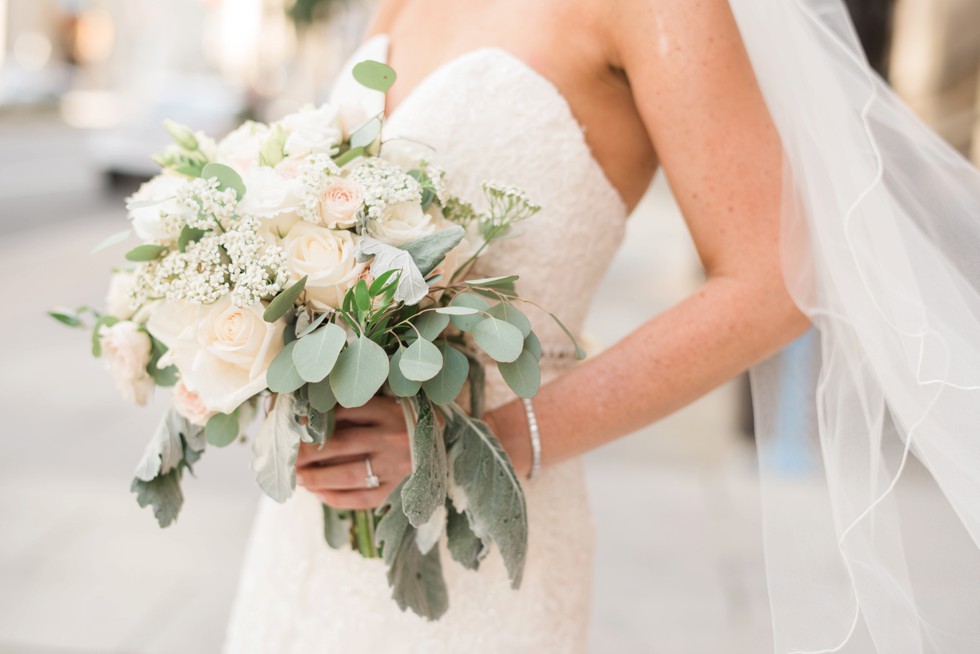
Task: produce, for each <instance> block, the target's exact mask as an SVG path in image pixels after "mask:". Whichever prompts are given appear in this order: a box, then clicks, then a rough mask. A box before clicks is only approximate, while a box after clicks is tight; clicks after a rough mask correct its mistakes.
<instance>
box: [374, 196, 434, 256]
mask: <svg viewBox="0 0 980 654" xmlns="http://www.w3.org/2000/svg"><path fill="white" fill-rule="evenodd" d="M432 218H433V217H432V216H431V215H429V214H427V213H425V212H424V211H422V205H420V204H419V203H418V202H398V203H396V204H393V205H391V206H389V207H387V208H386V209H385V210H384V211H382V212H381V217H380V218H378V219H376V220H372V221H371V222H369V223H368V226H367V230H368V234H370V235H371V236H373V237H374V238H376V239H378V240H379V241H381V242H382V243H387V244H388V245H393V246H395V247H401V246H402V245H405V244H406V243H411V242H412V241H414V240H416V239H420V238H422V237H423V236H426V235H427V234H431V233H432V232H434V231H435V230H436V226H435V224H434V223H433V220H432Z"/></svg>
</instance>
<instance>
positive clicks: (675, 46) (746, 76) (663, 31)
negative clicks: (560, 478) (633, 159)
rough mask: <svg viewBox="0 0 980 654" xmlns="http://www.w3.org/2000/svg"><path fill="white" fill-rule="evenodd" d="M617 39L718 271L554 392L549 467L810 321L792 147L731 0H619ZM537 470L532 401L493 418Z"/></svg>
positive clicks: (655, 415) (749, 360) (546, 432)
mask: <svg viewBox="0 0 980 654" xmlns="http://www.w3.org/2000/svg"><path fill="white" fill-rule="evenodd" d="M612 6H614V7H615V8H616V9H615V11H616V12H618V13H616V14H614V15H612V16H611V17H610V24H609V25H608V27H609V34H610V35H611V36H610V39H609V40H610V43H611V44H612V48H613V51H614V52H615V55H614V56H615V58H616V59H618V62H617V63H618V64H619V65H620V66H621V67H622V68H623V69H624V70H625V71H626V74H627V76H628V79H629V81H630V86H631V90H632V93H633V97H634V101H635V103H636V105H637V107H638V109H639V111H640V114H641V117H642V119H643V121H644V124H645V125H646V127H647V131H648V133H649V134H650V136H651V140H652V141H653V144H654V147H655V149H656V151H657V155H658V157H659V160H660V163H661V165H662V166H663V168H664V171H665V173H666V175H667V177H668V179H669V181H670V186H671V189H672V190H673V192H674V194H675V196H676V198H677V202H678V203H679V205H680V208H681V210H682V212H683V214H684V216H685V219H686V221H687V223H688V227H689V229H690V232H691V234H692V236H693V238H694V242H695V244H696V246H697V250H698V253H699V256H700V258H701V261H702V263H703V265H704V268H705V271H706V273H707V280H706V281H705V283H704V284H703V285H702V286H701V287H700V288H699V289H698V290H697V291H696V292H694V293H693V294H692V295H691V296H690V297H688V298H686V299H685V300H683V301H682V302H680V303H679V304H677V305H676V306H674V307H673V308H671V309H669V310H667V311H665V312H664V313H662V314H661V315H659V316H658V317H656V318H654V319H652V320H650V321H649V322H647V323H645V324H643V325H642V326H640V327H639V328H638V329H637V330H636V331H634V332H633V333H632V334H630V335H629V336H628V337H626V338H625V339H623V340H622V341H620V342H619V343H617V344H616V345H615V346H613V347H611V348H610V349H608V350H606V351H605V352H603V353H602V354H600V355H598V356H596V357H595V358H594V359H592V360H589V361H587V362H586V363H584V364H583V365H581V366H578V367H576V368H574V369H572V370H570V371H569V372H568V373H566V374H563V375H562V376H561V377H560V378H558V379H556V380H554V381H553V382H551V383H549V384H546V385H545V386H543V387H542V389H541V391H540V393H539V394H538V396H537V397H536V398H535V399H534V407H535V412H536V414H537V418H538V423H539V425H540V430H541V436H542V441H543V462H544V464H545V465H547V464H549V463H555V462H558V461H561V460H563V459H567V458H569V457H573V456H576V455H579V454H582V453H583V452H586V451H588V450H590V449H593V448H595V447H597V446H599V445H601V444H603V443H606V442H608V441H610V440H613V439H615V438H617V437H619V436H623V435H625V434H628V433H630V432H632V431H635V430H636V429H638V428H640V427H643V426H645V425H647V424H650V423H651V422H654V421H656V420H658V419H660V418H662V417H664V416H666V415H667V414H669V413H672V412H673V411H676V410H677V409H679V408H681V407H682V406H684V405H686V404H688V403H689V402H691V401H693V400H695V399H697V398H698V397H700V396H701V395H704V394H705V393H707V392H708V391H709V390H711V389H713V388H715V387H716V386H718V385H719V384H721V383H723V382H725V381H726V380H728V379H730V378H732V377H733V376H735V375H737V374H738V373H740V372H742V371H743V370H745V369H747V368H748V367H750V366H751V365H753V364H754V363H756V362H758V361H760V360H761V359H763V358H765V357H766V356H768V355H770V354H772V353H773V352H775V351H777V350H778V349H779V348H780V347H782V346H783V345H785V344H786V343H787V342H789V341H790V340H792V339H793V338H794V337H796V336H798V335H799V334H801V333H802V332H804V331H805V330H806V328H807V326H808V321H807V319H806V317H805V316H803V315H802V314H801V313H800V312H799V311H798V310H797V308H796V307H795V305H794V304H793V302H792V300H791V299H790V297H789V295H788V293H787V290H786V288H785V286H784V284H783V277H782V274H781V271H780V260H779V211H780V198H781V190H782V185H781V170H782V168H781V165H782V162H781V155H780V152H781V150H780V143H779V139H778V135H777V133H776V130H775V128H774V126H773V125H772V123H771V121H770V118H769V115H768V112H767V110H766V107H765V104H764V101H763V98H762V96H761V93H760V92H759V89H758V87H757V85H756V82H755V78H754V74H753V71H752V66H751V64H750V62H749V60H748V57H747V55H746V52H745V50H744V48H743V45H742V42H741V39H740V36H739V33H738V30H737V27H736V25H735V22H734V19H733V17H732V15H731V12H730V10H729V7H728V2H727V0H701V1H698V2H672V1H664V2H651V1H650V0H632V1H631V0H627V1H624V2H617V3H614V4H613V5H612ZM489 419H490V421H491V422H492V423H493V426H494V427H495V428H496V430H497V433H498V434H500V435H501V437H502V438H503V439H504V440H505V447H506V449H507V450H508V452H509V453H510V454H511V456H512V457H513V459H514V460H515V465H516V466H517V467H518V469H519V470H520V471H523V472H526V471H527V470H528V469H529V466H530V463H529V456H530V444H529V440H528V435H527V418H526V416H525V413H524V408H523V406H522V405H521V403H520V402H519V401H515V402H511V403H509V404H507V405H505V406H503V407H501V408H499V409H497V410H495V411H494V412H493V413H492V414H491V415H490V416H489Z"/></svg>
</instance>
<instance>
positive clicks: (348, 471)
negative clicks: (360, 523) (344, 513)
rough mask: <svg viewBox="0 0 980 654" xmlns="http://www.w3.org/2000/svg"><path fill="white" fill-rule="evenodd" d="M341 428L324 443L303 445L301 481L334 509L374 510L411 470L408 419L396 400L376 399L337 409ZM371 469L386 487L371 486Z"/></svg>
mask: <svg viewBox="0 0 980 654" xmlns="http://www.w3.org/2000/svg"><path fill="white" fill-rule="evenodd" d="M336 419H337V423H336V429H335V431H334V434H333V436H332V437H331V438H330V439H329V440H327V441H326V443H324V444H323V447H320V446H319V445H313V444H309V443H303V444H302V445H300V449H299V456H298V457H297V458H296V480H297V483H298V484H300V485H302V486H304V487H305V488H306V489H307V490H309V491H310V492H311V493H313V494H315V495H316V496H317V497H319V498H320V501H322V502H323V503H324V504H327V505H328V506H331V507H333V508H335V509H374V508H377V507H378V506H380V505H381V504H382V503H383V502H384V500H385V499H386V498H387V497H388V495H389V494H390V493H391V491H392V489H394V488H395V486H397V485H398V483H399V482H400V481H401V480H402V479H404V478H405V477H406V476H407V475H408V474H409V473H411V471H412V459H411V453H410V451H409V444H408V434H407V433H406V430H405V416H404V414H403V413H402V409H401V407H400V406H399V405H398V403H397V402H396V401H395V400H392V399H390V398H386V397H375V398H374V399H372V400H371V401H370V402H368V403H367V404H365V405H364V406H362V407H358V408H356V409H345V408H343V407H339V406H338V407H337V408H336ZM368 457H370V461H371V468H372V469H373V471H374V474H375V475H377V477H378V480H379V481H380V482H381V485H380V486H378V487H377V488H373V489H372V488H368V487H367V478H368V468H367V465H366V463H365V460H366V459H367V458H368Z"/></svg>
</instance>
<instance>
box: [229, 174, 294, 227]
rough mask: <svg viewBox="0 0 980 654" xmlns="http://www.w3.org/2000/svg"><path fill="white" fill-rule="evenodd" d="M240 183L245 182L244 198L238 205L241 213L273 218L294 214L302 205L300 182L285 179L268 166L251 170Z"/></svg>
mask: <svg viewBox="0 0 980 654" xmlns="http://www.w3.org/2000/svg"><path fill="white" fill-rule="evenodd" d="M242 181H244V182H245V196H244V197H243V198H242V200H241V202H239V203H238V209H239V211H241V212H242V213H246V214H250V215H252V216H257V217H259V218H274V217H276V216H278V215H280V214H283V213H295V212H296V211H298V210H299V208H300V205H301V204H302V200H301V199H300V190H301V186H300V182H299V181H298V180H296V179H286V178H285V177H283V176H282V175H280V174H279V173H278V172H276V171H275V170H274V169H272V168H269V167H268V166H257V167H255V168H253V169H252V170H251V171H249V172H248V173H246V174H245V175H244V176H243V178H242Z"/></svg>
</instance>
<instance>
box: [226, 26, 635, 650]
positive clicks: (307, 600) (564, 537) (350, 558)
mask: <svg viewBox="0 0 980 654" xmlns="http://www.w3.org/2000/svg"><path fill="white" fill-rule="evenodd" d="M387 50H388V40H387V37H385V36H377V37H375V38H373V39H371V40H369V41H367V42H366V43H365V44H364V45H363V46H362V47H361V48H360V49H359V50H358V52H356V53H355V54H354V55H353V56H352V57H351V59H350V61H349V62H348V65H347V67H346V70H345V72H344V73H343V74H342V75H341V77H340V78H339V79H338V81H337V83H336V84H335V88H334V94H333V100H334V101H335V102H337V103H339V104H341V105H342V106H343V112H344V115H345V120H348V121H351V124H357V123H359V122H361V121H362V120H364V119H366V118H368V117H369V116H372V115H377V114H379V113H381V112H382V111H383V110H384V98H383V97H382V95H381V94H380V93H378V92H375V91H370V90H368V89H365V88H364V87H361V86H360V85H359V84H357V83H356V82H355V81H354V80H353V77H352V76H351V74H350V70H351V68H352V67H353V64H354V63H356V62H358V61H361V60H363V59H374V60H378V61H385V60H386V58H387V57H386V55H387ZM383 137H384V139H386V140H387V139H396V138H399V139H411V140H412V141H414V142H419V143H423V144H426V145H427V146H430V147H431V148H432V154H431V159H432V161H433V162H435V163H437V164H439V165H441V166H443V167H444V168H445V169H446V170H447V172H448V173H449V175H448V177H449V183H450V186H451V190H452V191H453V192H454V193H456V194H457V195H459V196H461V197H463V198H465V199H467V200H468V201H470V202H473V203H474V204H476V205H480V204H481V203H482V202H484V200H483V195H482V190H481V188H480V185H481V183H482V182H483V181H485V180H493V181H498V182H503V183H507V184H513V185H515V186H519V187H520V188H522V189H524V190H525V191H527V193H528V194H529V195H531V197H532V198H533V199H534V200H535V201H536V202H537V203H539V204H540V205H541V206H542V209H541V211H540V212H539V213H538V214H536V215H535V216H533V217H532V218H531V219H530V220H528V221H526V222H524V223H521V224H520V225H519V226H518V227H517V228H516V229H515V232H514V234H513V236H512V237H511V238H509V239H508V240H505V241H500V242H497V243H495V245H494V247H493V248H492V249H491V250H490V251H489V253H488V254H486V255H485V256H483V257H482V258H481V260H480V268H479V270H478V271H476V273H477V274H479V275H481V276H483V275H487V276H489V275H496V274H518V275H520V280H519V281H518V283H517V285H518V291H519V292H520V294H521V295H522V296H523V297H525V298H527V299H529V300H533V301H535V302H537V303H539V304H541V305H542V306H543V307H545V308H547V309H548V310H550V311H553V312H554V313H556V314H557V315H558V316H560V317H561V318H562V320H563V321H564V322H565V323H566V324H567V325H568V327H569V328H570V329H571V330H572V331H573V332H574V333H579V332H580V330H581V327H582V324H583V322H584V319H585V316H586V312H587V310H588V307H589V304H590V302H591V300H592V296H593V294H594V292H595V290H596V287H597V285H598V283H599V281H600V279H601V278H602V276H603V274H604V273H605V270H606V267H607V265H608V264H609V262H610V260H611V258H612V256H613V253H614V252H615V250H616V249H617V247H618V245H619V243H620V242H621V240H622V238H623V232H624V223H625V218H626V213H627V211H626V207H625V205H624V204H623V202H622V200H621V199H620V197H619V195H618V194H617V192H616V190H615V189H614V188H613V186H612V185H611V184H610V183H609V181H608V180H607V179H606V177H605V175H604V174H603V171H602V169H601V168H600V167H599V165H598V163H597V162H596V161H595V159H594V158H593V156H592V154H591V151H590V150H589V147H588V145H587V143H586V141H585V138H584V136H583V133H582V129H581V127H580V126H579V124H578V122H577V121H576V120H575V118H574V116H573V115H572V112H571V110H570V108H569V106H568V103H567V102H566V101H565V99H564V98H563V97H562V96H561V94H560V93H559V92H558V90H557V89H556V88H555V87H554V86H553V85H552V84H551V83H550V82H549V81H548V80H547V79H546V78H544V77H543V76H541V75H540V74H538V73H537V72H536V71H534V70H533V69H532V68H530V67H529V66H528V65H527V64H525V63H524V62H522V61H521V60H520V59H518V58H516V57H515V56H513V55H511V54H509V53H508V52H506V51H504V50H502V49H499V48H481V49H478V50H474V51H472V52H469V53H467V54H464V55H462V56H459V57H456V58H454V59H452V60H451V61H449V62H447V63H445V64H443V65H442V66H440V67H439V68H438V69H437V70H436V71H434V72H433V73H432V74H430V75H429V76H428V77H426V78H425V80H424V81H423V82H422V83H421V84H420V85H419V86H417V87H416V88H415V89H414V90H413V91H412V92H411V93H410V94H409V95H408V96H407V97H406V98H405V99H404V100H403V101H402V103H401V104H400V105H399V106H398V107H396V108H395V109H394V110H393V112H392V115H391V116H389V119H388V120H387V122H386V123H385V127H384V132H383ZM526 312H527V314H528V316H529V317H530V319H531V321H532V323H533V325H534V329H535V331H536V332H537V333H538V335H539V337H540V339H541V341H542V344H543V345H544V348H545V351H546V352H549V351H550V353H551V354H552V355H553V356H546V357H545V358H544V359H543V360H542V378H543V380H545V381H547V380H548V379H550V378H553V377H554V376H555V375H558V374H560V373H561V371H562V369H564V368H565V367H566V366H568V365H572V363H573V360H572V359H571V358H570V357H567V356H556V355H558V354H561V353H562V352H563V351H566V350H567V347H568V340H567V339H566V337H565V336H564V335H563V334H562V332H561V331H560V328H559V327H558V326H556V325H555V324H554V323H553V322H552V321H551V319H550V318H548V316H547V315H546V314H545V313H544V312H542V311H539V310H536V309H534V308H531V307H528V308H527V310H526ZM512 399H514V394H513V392H511V391H510V389H509V388H507V386H506V385H505V384H504V383H503V380H502V379H500V377H499V373H497V372H496V369H495V368H494V367H492V366H490V367H488V370H487V405H488V406H489V407H493V406H497V405H500V404H502V403H504V402H507V401H510V400H512ZM542 437H543V440H544V446H545V447H547V439H548V438H549V437H555V436H554V435H549V434H547V433H544V434H543V435H542ZM525 493H526V496H527V506H528V519H529V541H528V557H527V566H526V569H525V575H524V582H523V585H522V587H521V589H520V591H517V592H515V591H513V590H512V589H511V588H510V584H509V583H508V580H507V575H506V572H505V570H504V568H503V564H502V561H501V559H500V557H499V555H498V554H497V553H496V552H495V551H491V554H490V556H489V557H488V558H487V559H486V560H485V561H484V562H483V564H482V565H481V568H480V571H479V572H478V573H474V572H469V571H466V570H463V569H462V568H460V567H459V566H458V565H457V564H456V563H455V562H454V561H452V560H451V557H450V556H449V555H448V552H446V551H445V544H444V543H443V545H442V546H441V547H442V548H443V556H442V561H443V564H442V565H443V569H444V570H445V572H446V580H447V584H448V586H449V596H450V608H449V611H448V613H447V614H446V615H445V616H444V617H443V618H442V619H441V620H439V621H438V622H434V623H428V622H425V621H423V620H422V619H420V618H418V617H417V616H415V615H414V614H411V613H401V612H400V611H399V610H398V608H397V606H396V605H395V604H394V603H393V602H392V601H391V600H390V599H389V595H390V591H389V589H388V586H387V582H386V579H385V571H384V567H383V564H382V563H381V562H380V561H378V560H365V559H362V558H360V556H359V555H357V554H355V553H353V552H348V551H335V550H331V549H330V548H329V547H327V545H326V544H325V543H324V542H323V536H322V516H321V511H320V508H319V504H318V501H317V500H316V498H315V497H314V496H312V495H310V494H309V493H306V492H305V491H303V490H302V489H300V490H298V491H297V493H296V495H295V496H294V497H293V498H292V499H291V500H290V501H289V502H287V503H286V504H285V505H282V506H280V505H277V504H274V503H273V502H272V501H271V500H263V503H262V505H261V507H260V511H259V514H258V517H257V519H256V523H255V527H254V528H253V532H252V537H251V541H250V544H249V550H248V553H247V555H246V561H245V564H244V568H243V572H242V578H241V583H240V587H239V593H238V596H237V598H236V603H235V607H234V610H233V614H232V619H231V622H230V624H229V629H228V640H227V642H226V651H227V652H231V653H240V652H255V653H257V654H259V653H261V654H265V653H271V652H276V653H277V654H279V653H295V654H309V653H311V652H345V653H354V654H358V653H362V652H363V653H370V654H379V653H381V652H425V653H426V654H440V653H443V652H445V653H447V654H448V653H450V652H451V653H456V652H476V653H482V652H486V653H494V654H496V653H498V652H507V653H508V654H524V653H527V654H531V653H534V654H538V653H540V652H555V653H559V654H564V653H579V652H584V651H585V646H586V635H587V626H588V622H589V604H590V599H591V597H590V596H591V582H592V579H591V578H592V568H591V562H592V550H593V530H592V523H591V516H590V513H589V508H588V499H587V497H586V495H585V485H584V480H583V475H582V468H581V465H580V463H579V462H578V461H570V462H567V463H563V464H561V465H556V466H549V467H546V468H545V469H544V470H543V471H542V474H541V476H540V477H538V478H537V479H536V480H535V481H534V482H526V483H525Z"/></svg>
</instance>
